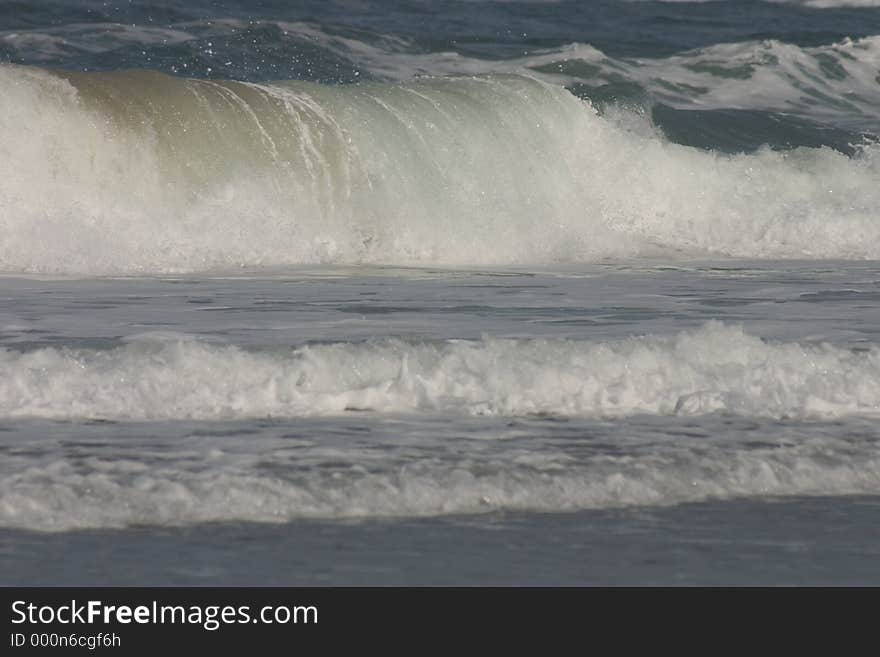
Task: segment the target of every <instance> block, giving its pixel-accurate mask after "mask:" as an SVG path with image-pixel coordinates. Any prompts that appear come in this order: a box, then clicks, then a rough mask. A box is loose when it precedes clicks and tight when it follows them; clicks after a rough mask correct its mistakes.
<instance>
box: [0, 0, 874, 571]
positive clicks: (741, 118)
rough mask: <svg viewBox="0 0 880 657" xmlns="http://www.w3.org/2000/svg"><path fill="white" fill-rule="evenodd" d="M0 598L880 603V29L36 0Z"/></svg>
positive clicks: (28, 58)
mask: <svg viewBox="0 0 880 657" xmlns="http://www.w3.org/2000/svg"><path fill="white" fill-rule="evenodd" d="M0 584H19V585H21V584H25V585H28V584H48V585H53V584H68V585H69V584H78V585H89V584H117V585H121V584H155V585H159V584H162V585H223V584H235V585H242V584H262V585H273V584H285V585H297V584H301V585H306V584H310V585H314V584H318V585H345V584H350V585H386V584H388V585H391V584H394V585H397V584H414V585H443V584H459V585H460V584H465V585H468V584H476V585H483V584H496V585H497V584H501V585H506V584H523V585H532V584H553V585H585V584H652V585H653V584H665V585H669V584H691V585H692V584H711V585H740V584H783V585H799V584H847V585H860V584H875V585H877V584H880V2H878V1H875V0H805V1H798V0H790V1H781V0H780V1H775V2H769V1H768V2H758V1H752V0H743V1H738V0H717V1H710V2H671V1H670V2H649V1H637V0H632V1H627V0H596V1H594V2H587V1H583V2H566V1H559V2H553V1H543V2H536V1H532V2H528V1H523V2H519V1H507V2H488V1H480V0H469V1H464V0H458V1H446V0H441V1H437V2H428V1H417V0H399V1H391V0H389V1H386V2H377V1H368V0H329V1H328V0H321V1H314V2H312V1H302V2H281V1H272V0H266V1H263V2H215V1H207V0H206V1H198V0H196V1H193V0H188V1H186V2H174V3H172V2H148V1H144V2H141V1H137V0H134V1H130V2H122V1H118V2H117V1H110V2H98V1H92V0H79V1H76V2H74V1H72V0H56V1H49V0H45V1H43V0H36V1H33V2H20V1H18V0H15V1H11V0H0Z"/></svg>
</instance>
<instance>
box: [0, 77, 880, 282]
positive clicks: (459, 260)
mask: <svg viewBox="0 0 880 657" xmlns="http://www.w3.org/2000/svg"><path fill="white" fill-rule="evenodd" d="M0 86H2V88H3V90H4V93H3V95H2V97H0V154H2V157H0V221H2V228H3V239H2V241H0V270H2V271H6V272H30V273H62V274H77V275H97V274H117V273H123V274H133V273H161V272H192V271H203V270H208V269H229V268H233V267H239V266H249V267H253V266H263V265H292V264H302V263H382V264H419V263H431V264H444V265H457V264H482V265H504V264H522V263H548V262H566V261H567V262H579V261H590V260H596V259H598V258H603V257H618V256H632V255H638V254H642V253H656V252H658V251H659V252H661V253H665V254H666V255H667V257H670V258H674V257H678V254H685V255H688V254H701V253H715V254H726V255H732V256H743V257H755V258H762V257H774V258H786V257H798V258H877V257H880V210H878V208H880V184H878V183H880V157H878V153H880V147H878V146H876V145H871V144H865V145H864V146H863V147H858V148H857V149H856V150H857V152H856V154H855V155H854V156H852V157H848V156H845V155H842V154H840V153H838V152H835V151H832V150H830V149H797V150H794V151H790V152H771V151H767V150H765V151H760V152H757V153H755V154H751V155H739V156H723V155H719V154H716V153H711V152H705V151H699V150H696V149H691V148H685V147H682V146H678V145H675V144H671V143H669V142H667V141H666V140H664V139H663V138H662V137H660V136H658V134H657V132H656V130H655V128H654V127H653V126H651V125H650V124H649V123H646V122H645V121H644V120H643V119H640V118H639V117H638V115H625V116H622V117H618V118H617V119H612V118H609V117H601V116H598V115H597V113H596V111H595V110H594V109H593V108H592V107H591V106H590V105H589V104H588V103H586V102H583V101H581V100H579V99H578V98H575V97H574V96H573V95H571V94H570V93H568V92H567V91H565V90H564V89H563V88H562V87H559V86H555V85H550V84H547V83H544V82H541V81H538V80H536V79H532V78H528V77H521V76H489V77H448V78H430V79H423V80H418V81H414V82H411V83H407V84H364V85H355V86H343V87H338V86H336V87H333V86H325V85H316V84H310V83H303V82H279V83H274V84H246V83H238V82H222V83H221V82H214V81H201V80H187V79H180V78H172V77H167V76H164V75H161V74H158V73H153V72H144V71H140V72H138V71H133V72H117V73H101V74H86V73H70V72H65V73H52V72H49V71H45V70H41V69H37V68H28V67H19V66H12V65H6V66H2V67H0Z"/></svg>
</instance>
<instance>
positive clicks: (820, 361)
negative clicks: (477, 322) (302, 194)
mask: <svg viewBox="0 0 880 657" xmlns="http://www.w3.org/2000/svg"><path fill="white" fill-rule="evenodd" d="M0 372H2V377H0V417H43V418H55V419H75V418H104V419H135V420H160V419H185V418H194V419H200V420H209V419H224V420H228V419H236V418H254V417H267V416H269V417H305V416H316V415H337V414H344V413H346V412H348V411H368V412H372V413H405V414H408V413H425V412H430V413H438V412H439V413H450V414H454V415H502V416H522V415H529V414H555V415H563V416H585V417H595V416H599V417H606V416H612V417H621V416H631V415H637V414H657V415H702V414H707V413H718V412H724V413H733V414H740V415H745V416H766V417H776V418H779V417H797V418H828V417H838V416H845V415H851V414H857V415H871V416H873V415H876V414H877V413H878V412H880V351H878V350H877V349H876V348H872V349H871V350H870V351H868V352H853V351H849V350H846V349H841V348H837V347H833V346H829V345H817V346H811V345H803V344H797V343H789V344H786V343H782V344H774V343H765V342H763V341H761V340H760V339H758V338H756V337H753V336H749V335H747V334H745V333H743V331H742V330H741V329H739V328H734V327H728V326H724V325H721V324H715V323H712V324H708V325H706V326H705V327H704V328H703V329H701V330H698V331H695V332H685V333H681V334H679V335H678V336H675V337H647V338H642V339H630V340H623V341H618V342H580V341H572V340H505V339H488V338H487V339H484V340H481V341H447V342H439V343H415V344H413V343H408V342H403V341H400V340H393V339H389V340H382V341H376V342H367V343H359V344H352V343H338V344H331V345H318V346H306V347H301V348H298V349H295V350H292V351H283V352H259V351H244V350H242V349H239V348H237V347H231V346H229V347H222V346H214V345H208V344H203V343H200V342H196V341H179V340H172V341H168V340H158V341H156V340H136V341H134V342H132V343H130V344H128V345H126V346H123V347H119V348H115V349H112V350H107V351H94V350H67V349H55V348H44V349H39V350H35V351H30V352H15V351H9V350H4V351H2V352H0Z"/></svg>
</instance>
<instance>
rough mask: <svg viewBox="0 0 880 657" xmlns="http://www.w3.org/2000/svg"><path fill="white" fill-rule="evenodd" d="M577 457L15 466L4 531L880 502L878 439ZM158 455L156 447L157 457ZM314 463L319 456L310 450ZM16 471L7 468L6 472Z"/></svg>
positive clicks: (468, 453)
mask: <svg viewBox="0 0 880 657" xmlns="http://www.w3.org/2000/svg"><path fill="white" fill-rule="evenodd" d="M616 435H617V436H618V439H619V440H621V442H623V444H622V445H621V447H622V449H620V450H618V451H613V450H612V451H609V450H605V451H602V450H591V449H590V443H589V440H588V439H587V438H584V449H582V450H581V451H580V452H577V451H575V452H572V453H569V452H564V451H559V450H558V449H554V447H553V446H552V445H535V446H533V447H532V448H531V449H530V450H528V451H526V450H521V449H520V450H517V449H507V448H505V447H504V441H494V442H493V444H491V445H490V446H488V447H485V446H484V447H482V448H480V447H479V446H480V445H481V444H484V443H485V442H486V441H485V440H482V441H475V442H474V444H470V445H464V444H461V442H459V443H457V444H456V445H455V448H454V449H451V450H449V449H444V447H443V446H442V445H441V444H431V445H428V446H427V448H426V449H425V450H424V451H419V450H418V448H416V447H413V446H411V447H408V448H406V450H405V455H404V454H398V453H396V452H394V451H389V450H391V447H390V446H387V445H385V446H383V452H382V454H383V457H384V458H383V459H382V460H381V461H376V460H370V459H365V458H363V457H362V456H360V455H359V454H360V452H359V451H358V450H356V449H354V448H349V449H348V450H345V451H343V450H336V453H335V454H332V453H330V452H331V451H332V450H325V451H326V452H327V453H326V454H324V456H323V457H322V456H321V455H320V454H319V452H320V450H319V449H317V448H316V449H315V450H312V452H310V451H309V450H305V453H304V452H303V450H302V449H300V450H298V451H297V454H296V455H293V456H292V455H290V454H285V453H284V451H283V449H281V446H278V445H276V446H275V447H274V449H272V450H270V451H269V452H268V453H267V454H266V455H265V457H261V455H260V454H259V453H258V452H255V453H252V454H251V453H248V454H241V453H238V452H239V451H240V450H226V451H224V450H223V449H217V448H212V449H202V450H193V449H192V448H190V449H188V450H187V449H184V450H175V449H173V448H172V449H170V450H169V449H167V448H166V449H164V450H162V451H161V453H159V454H160V455H159V457H158V458H157V455H156V454H154V453H152V452H150V450H149V449H145V450H144V454H143V456H142V457H140V458H138V457H137V456H136V455H134V454H129V456H128V458H126V457H125V456H121V455H113V456H107V455H102V454H100V453H96V454H93V455H89V456H77V455H75V454H74V455H72V456H70V457H68V458H62V457H59V458H55V459H49V460H43V461H36V460H30V461H28V459H27V457H16V456H11V457H10V459H8V460H7V463H5V464H4V468H3V470H4V471H3V472H0V527H15V528H23V529H32V530H45V531H65V530H73V529H83V528H111V527H126V526H132V525H189V524H194V523H200V522H240V521H254V522H287V521H290V520H292V519H296V518H363V517H382V516H437V515H446V514H462V513H483V512H487V511H493V510H528V511H554V512H558V511H566V510H576V509H591V508H609V507H623V506H631V505H645V506H657V505H670V504H678V503H683V502H695V501H700V500H706V499H730V498H735V497H754V496H786V495H811V494H817V495H846V494H877V493H878V492H880V451H878V447H877V442H876V440H874V441H871V440H867V441H862V442H859V443H852V442H848V441H846V440H842V439H840V438H831V437H828V436H823V435H822V434H821V432H820V433H817V434H815V435H812V436H810V434H807V435H806V436H802V437H801V438H800V439H799V440H797V441H787V442H786V444H777V443H776V442H775V441H771V442H768V443H766V444H764V445H763V446H755V445H749V444H736V443H734V444H728V445H725V444H723V443H719V442H717V441H702V443H699V444H691V443H688V442H687V441H686V440H685V439H684V438H682V437H678V438H677V439H676V440H674V441H673V440H669V441H667V442H666V443H663V442H658V443H654V444H652V445H651V446H650V449H641V450H640V449H631V450H628V449H626V444H625V442H624V441H623V438H624V437H625V436H624V435H623V434H622V431H618V432H617V434H616ZM154 451H155V450H154ZM313 452H314V453H313ZM10 460H11V462H9V461H10Z"/></svg>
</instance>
